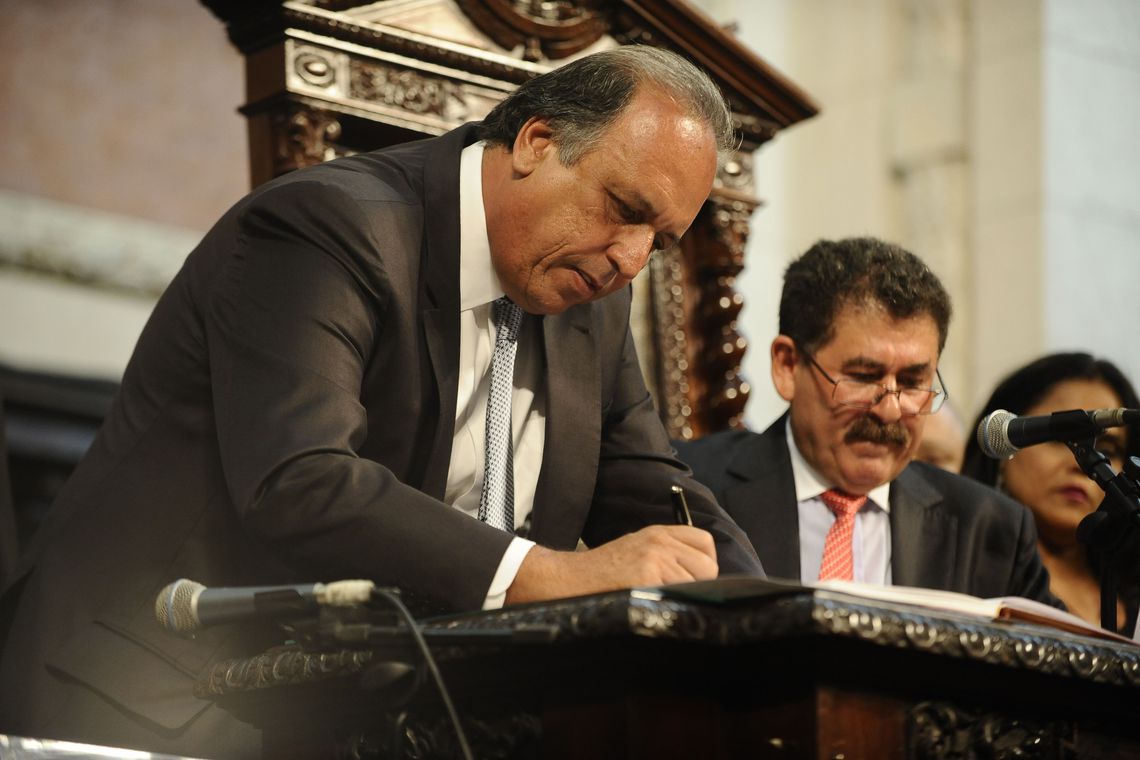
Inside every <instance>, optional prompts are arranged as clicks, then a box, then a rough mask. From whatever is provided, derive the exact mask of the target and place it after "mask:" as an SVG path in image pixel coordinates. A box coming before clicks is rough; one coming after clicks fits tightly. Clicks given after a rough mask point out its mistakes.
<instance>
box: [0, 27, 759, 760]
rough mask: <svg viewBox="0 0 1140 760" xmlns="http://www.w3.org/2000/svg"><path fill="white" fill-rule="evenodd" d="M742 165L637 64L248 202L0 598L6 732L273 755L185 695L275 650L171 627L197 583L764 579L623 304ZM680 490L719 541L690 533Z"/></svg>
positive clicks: (553, 82) (565, 80) (452, 587)
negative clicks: (677, 424)
mask: <svg viewBox="0 0 1140 760" xmlns="http://www.w3.org/2000/svg"><path fill="white" fill-rule="evenodd" d="M731 143H732V130H731V121H730V116H729V113H728V110H727V108H726V106H725V103H724V100H723V98H722V97H721V95H720V93H719V92H718V91H717V90H716V88H715V86H714V85H713V84H712V83H711V81H709V79H708V78H707V76H705V75H704V74H703V73H701V72H700V71H698V70H697V69H695V68H694V67H693V66H692V65H691V64H689V63H687V62H686V61H684V60H682V59H680V58H678V57H677V56H674V55H671V54H668V53H665V52H662V51H660V50H655V49H650V48H622V49H618V50H613V51H608V52H605V53H600V54H597V55H594V56H589V57H586V58H583V59H581V60H579V61H576V62H573V63H571V64H568V65H566V66H565V67H563V68H560V69H557V70H555V71H553V72H551V73H549V74H546V75H544V76H540V77H538V78H536V79H534V80H531V81H530V82H529V83H527V84H525V85H523V86H522V87H521V88H520V89H519V90H518V91H517V92H516V93H515V94H514V95H512V96H511V97H510V98H508V99H507V100H506V101H504V102H503V103H502V104H500V105H499V106H498V107H497V108H496V109H495V110H494V111H493V112H492V113H491V114H490V115H489V116H488V118H487V120H486V121H484V122H483V123H482V124H479V125H467V126H465V127H462V128H460V129H458V130H456V131H453V132H451V133H449V134H447V135H444V136H443V137H441V138H438V139H434V140H427V141H423V142H418V143H412V144H408V145H404V146H400V147H397V148H394V149H390V150H385V151H380V152H376V153H371V154H365V155H360V156H355V157H351V158H347V159H343V160H339V161H334V162H332V163H330V164H325V165H322V166H319V167H314V168H312V169H308V170H303V171H299V172H296V173H295V174H292V175H289V176H286V177H284V178H281V179H279V180H276V181H273V182H270V183H268V184H267V185H265V186H263V187H261V188H259V189H258V190H256V191H255V192H254V193H252V194H251V195H250V196H248V197H247V198H245V199H244V200H242V201H240V202H239V203H238V204H237V205H236V206H235V207H234V208H233V209H231V210H230V211H229V212H228V213H227V214H226V215H225V216H224V217H223V218H222V219H221V221H219V223H218V224H217V225H216V226H215V227H214V229H213V230H212V231H211V232H210V233H209V234H208V235H207V236H206V238H205V239H204V240H203V241H202V243H201V245H200V246H199V247H198V248H197V249H196V250H195V251H194V252H193V253H192V254H191V255H190V257H189V258H188V260H187V262H186V264H185V266H184V267H183V269H182V271H181V272H180V273H179V275H178V276H177V277H176V278H175V280H174V281H173V282H172V283H171V285H170V287H169V288H168V290H167V291H166V293H165V294H164V295H163V297H162V299H161V300H160V302H159V303H158V305H157V307H156V309H155V312H154V314H153V316H152V318H151V320H150V322H149V323H148V325H147V327H146V329H145V330H144V332H143V334H142V336H141V338H140V340H139V343H138V346H137V348H136V351H135V354H134V356H133V358H132V360H131V362H130V365H129V366H128V368H127V370H126V373H125V376H124V378H123V384H122V390H121V393H120V395H119V397H118V399H117V401H116V403H115V405H114V408H113V409H112V411H111V412H110V414H109V416H108V419H107V421H106V424H105V426H104V428H103V430H102V431H101V433H100V435H99V437H98V439H97V440H96V442H95V444H94V446H93V448H92V450H91V452H90V453H89V454H88V456H87V458H86V459H85V460H84V461H83V463H82V464H81V465H80V467H79V468H78V470H77V472H76V473H75V475H74V476H73V478H72V479H71V481H70V482H69V483H68V484H67V486H66V487H65V489H64V491H63V493H62V495H61V496H60V498H59V500H58V503H57V504H56V506H55V508H54V510H53V514H52V516H51V518H50V520H49V522H48V524H46V525H45V526H44V528H43V529H42V532H41V535H40V536H39V539H40V540H39V543H38V545H37V546H36V547H33V549H32V551H31V552H30V554H29V557H28V561H27V562H26V563H25V566H24V567H23V568H22V574H21V580H20V582H19V583H18V584H17V585H16V586H15V587H14V588H12V589H10V590H9V593H8V594H7V595H6V597H5V599H4V603H5V606H6V607H7V608H14V612H15V615H14V623H13V625H12V627H11V631H10V634H9V636H8V642H7V646H6V647H5V650H4V652H3V659H2V661H0V683H2V684H3V689H0V732H3V731H7V732H12V733H22V734H30V735H34V736H47V737H53V738H65V739H78V740H84V741H91V742H99V743H108V744H116V745H124V746H131V747H138V748H141V749H150V750H159V751H167V752H178V753H180V754H194V755H206V756H218V757H226V758H233V757H247V756H257V755H258V754H259V751H258V745H257V737H256V735H255V734H254V733H252V732H251V731H250V730H249V729H248V727H246V726H244V725H242V724H239V723H237V722H236V721H234V720H232V719H230V718H229V717H228V716H227V715H225V714H224V713H222V711H220V710H218V709H217V708H216V707H212V706H211V705H210V704H209V703H208V702H206V701H203V700H199V699H195V698H194V697H193V696H192V693H191V689H192V686H193V682H194V679H195V678H196V677H197V676H198V675H199V674H201V673H202V672H203V671H204V669H206V668H207V667H208V666H209V665H210V664H211V663H213V662H216V661H218V660H219V659H221V658H224V657H234V656H247V655H250V654H254V653H255V652H256V651H257V649H258V646H259V644H260V641H258V642H254V641H251V640H250V639H251V637H250V635H249V634H247V632H246V630H245V629H244V628H243V627H241V626H232V627H217V628H210V629H207V630H205V631H203V632H201V633H200V634H199V636H198V637H197V639H195V640H193V641H187V640H180V639H177V638H174V637H172V636H170V635H168V634H166V633H164V632H163V631H161V630H159V627H158V625H157V624H156V623H155V621H154V619H153V609H154V603H155V596H156V594H157V593H158V591H159V590H160V589H161V588H162V587H163V586H164V585H166V584H168V583H170V582H171V581H172V580H174V579H177V578H180V577H185V578H190V579H193V580H196V581H199V582H201V583H203V584H205V585H206V586H242V585H267V584H279V583H300V582H306V581H307V582H312V581H327V580H335V579H342V578H366V579H371V580H373V581H376V582H377V583H380V584H384V585H389V586H398V587H400V588H401V589H403V590H404V591H405V592H407V595H408V597H409V598H410V599H412V600H415V601H418V602H419V603H421V604H424V605H427V606H431V607H434V608H437V609H446V610H475V609H480V608H493V607H497V606H500V605H502V604H504V603H508V604H509V603H514V602H523V601H529V600H539V599H549V598H553V597H561V596H569V595H574V594H583V593H590V592H596V591H603V590H609V589H615V588H623V587H629V586H635V585H644V584H660V583H669V582H676V581H685V580H691V579H701V578H711V577H714V576H716V575H717V573H718V570H719V571H721V572H724V571H744V572H753V573H760V572H762V571H761V570H760V565H759V563H758V561H757V560H756V558H755V554H754V553H753V552H752V549H751V547H750V546H749V545H748V541H747V538H746V537H745V536H744V535H743V533H742V532H740V530H739V529H738V528H737V527H736V526H735V525H733V524H732V523H731V521H730V520H728V519H727V518H726V516H725V515H724V513H723V512H722V511H721V510H720V509H719V508H718V507H717V506H716V504H715V502H714V501H713V499H712V497H711V495H710V494H709V493H708V491H707V490H706V489H705V488H703V487H701V486H700V485H699V484H698V483H696V482H695V481H693V480H692V479H691V477H690V475H689V473H688V471H687V469H686V468H684V466H683V465H681V464H680V463H679V462H678V461H677V460H676V459H674V458H673V456H672V453H671V451H670V448H669V444H668V440H667V438H666V436H665V433H664V430H663V428H662V427H661V425H660V423H659V422H658V420H657V417H656V415H655V413H654V410H653V407H652V403H651V401H650V398H649V395H648V394H647V393H646V389H645V386H644V383H643V381H642V379H641V376H640V371H639V368H638V363H637V357H636V355H635V351H634V346H633V342H632V339H631V337H630V331H629V325H628V318H629V306H630V289H629V284H630V281H631V280H632V279H633V277H634V276H635V275H636V274H637V272H638V271H639V270H640V269H641V268H642V267H643V266H644V265H645V263H646V260H647V259H648V257H649V255H650V253H651V252H652V251H653V250H654V249H656V248H660V247H666V246H670V245H673V244H674V243H675V242H676V241H677V239H678V238H679V237H680V236H681V235H682V234H683V233H684V232H685V230H686V229H687V228H688V226H689V224H690V223H691V222H692V221H693V218H694V217H695V216H696V214H697V212H698V211H699V209H700V208H701V205H702V204H703V202H704V200H705V198H706V196H707V195H708V193H709V190H710V188H711V186H712V182H713V178H714V175H715V173H716V167H717V156H718V151H719V150H723V149H725V148H726V147H727V146H729V145H731ZM503 296H506V299H504V298H503ZM512 362H513V364H512ZM674 484H679V485H681V486H682V487H683V488H685V489H686V491H688V493H689V500H690V504H691V505H692V506H693V509H694V512H695V514H694V524H695V526H696V527H687V526H678V525H672V524H670V523H673V519H672V511H671V506H670V500H669V495H670V487H671V486H672V485H674ZM524 534H525V537H524ZM579 538H581V539H583V540H584V542H585V543H586V545H587V546H589V547H591V548H590V549H589V550H588V551H575V547H576V546H577V544H578V541H579Z"/></svg>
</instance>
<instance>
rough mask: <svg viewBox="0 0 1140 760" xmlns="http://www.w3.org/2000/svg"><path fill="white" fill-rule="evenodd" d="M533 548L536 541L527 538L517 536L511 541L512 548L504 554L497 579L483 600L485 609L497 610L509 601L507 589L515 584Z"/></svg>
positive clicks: (494, 579) (496, 575)
mask: <svg viewBox="0 0 1140 760" xmlns="http://www.w3.org/2000/svg"><path fill="white" fill-rule="evenodd" d="M533 547H534V541H528V540H526V539H525V538H519V537H518V536H515V537H514V538H513V539H512V540H511V544H510V546H508V547H507V550H506V551H505V552H503V558H502V559H501V560H499V569H498V570H496V571H495V577H494V578H492V579H491V588H489V589H487V596H486V598H484V599H483V609H485V610H497V609H499V608H500V607H502V606H503V602H505V601H506V600H507V589H509V588H510V587H511V584H512V583H514V582H515V576H516V575H518V574H519V568H520V567H522V563H523V560H524V559H526V555H527V553H528V552H529V551H530V550H531V549H532V548H533Z"/></svg>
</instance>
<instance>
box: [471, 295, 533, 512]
mask: <svg viewBox="0 0 1140 760" xmlns="http://www.w3.org/2000/svg"><path fill="white" fill-rule="evenodd" d="M493 315H494V320H495V324H496V325H497V326H498V331H497V333H496V335H495V350H494V351H493V352H492V353H491V390H490V392H489V393H488V394H487V437H486V452H485V456H486V458H485V460H484V463H485V465H486V466H485V469H484V471H483V491H482V493H480V494H479V519H480V520H482V521H483V522H485V523H487V524H488V525H493V526H494V527H496V528H499V529H500V530H505V531H507V532H508V533H513V532H514V530H515V466H514V452H513V448H512V444H511V395H512V391H513V390H514V377H515V353H516V352H517V350H518V337H519V325H521V324H522V316H523V310H522V309H521V308H520V307H519V306H517V305H516V304H514V303H513V302H512V301H511V300H510V299H509V298H507V297H506V296H503V297H502V298H500V299H499V300H497V301H495V303H494V308H493Z"/></svg>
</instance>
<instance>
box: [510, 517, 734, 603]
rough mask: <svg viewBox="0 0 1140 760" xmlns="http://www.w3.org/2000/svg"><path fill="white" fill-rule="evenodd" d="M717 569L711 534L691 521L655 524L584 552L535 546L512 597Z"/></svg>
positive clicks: (644, 582) (649, 582) (529, 598)
mask: <svg viewBox="0 0 1140 760" xmlns="http://www.w3.org/2000/svg"><path fill="white" fill-rule="evenodd" d="M716 574H717V563H716V546H715V544H714V543H713V537H712V535H711V534H709V533H708V532H707V531H703V530H701V529H699V528H690V527H688V526H687V525H651V526H649V527H648V528H642V529H641V530H639V531H637V532H636V533H630V534H627V535H625V536H622V537H621V538H618V539H616V540H614V541H610V542H609V543H608V544H603V545H602V546H599V547H598V548H596V549H590V550H589V551H584V552H559V551H554V550H552V549H546V548H544V547H542V546H536V547H534V548H533V549H531V550H530V552H529V553H528V554H527V555H526V559H524V560H523V563H522V565H521V566H520V567H519V572H518V574H517V575H516V576H515V581H514V583H512V584H511V586H510V588H508V589H507V598H506V603H507V604H518V603H520V602H534V601H539V600H542V599H555V598H559V597H566V596H579V595H581V594H595V593H598V592H601V591H613V590H615V589H621V588H630V587H633V586H659V585H662V584H665V583H682V582H684V581H695V580H706V579H709V578H715V577H716Z"/></svg>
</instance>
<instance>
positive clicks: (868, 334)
mask: <svg viewBox="0 0 1140 760" xmlns="http://www.w3.org/2000/svg"><path fill="white" fill-rule="evenodd" d="M949 322H950V298H949V296H948V295H947V293H946V291H945V289H944V288H943V287H942V284H941V283H940V282H939V281H938V279H937V278H936V277H935V275H934V274H933V273H932V272H931V271H930V270H929V269H928V268H927V267H926V266H925V265H924V264H923V263H922V262H921V261H920V260H919V259H918V258H917V257H916V256H914V255H913V254H911V253H909V252H907V251H905V250H903V249H901V248H899V247H898V246H895V245H891V244H888V243H885V242H882V241H879V240H875V239H872V238H854V239H846V240H840V241H836V242H832V241H820V242H819V243H816V244H815V245H814V246H813V247H812V248H811V249H810V250H809V251H807V253H805V254H804V255H803V256H801V257H800V258H799V259H797V260H796V261H794V262H792V264H791V265H790V266H789V267H788V269H787V273H786V275H785V279H784V289H783V294H782V296H781V299H780V326H779V329H780V334H779V335H778V336H777V337H776V339H775V340H774V341H773V342H772V349H771V354H772V380H773V382H774V383H775V386H776V390H777V391H778V392H779V394H780V396H781V397H782V398H784V399H785V400H786V401H787V402H788V407H789V408H788V412H787V413H786V414H784V415H783V416H781V417H780V418H779V419H778V420H777V421H776V422H775V423H774V424H772V425H771V426H770V427H769V428H768V429H767V430H766V431H764V432H763V433H754V432H748V431H733V432H726V433H720V434H716V435H712V436H709V437H707V438H703V439H701V440H698V441H694V442H692V443H679V444H677V447H678V450H679V452H678V453H679V456H680V458H681V459H682V460H683V461H685V462H686V463H688V464H689V465H690V466H691V467H692V468H693V472H694V474H695V475H696V477H697V478H698V479H699V480H701V481H702V482H704V483H705V484H706V485H708V486H709V487H710V488H712V489H713V492H714V493H715V494H716V496H717V499H718V501H719V502H720V503H721V505H722V506H723V507H724V508H725V510H726V511H728V512H729V514H731V515H732V516H733V518H734V519H735V520H736V521H737V523H738V524H739V525H740V526H741V527H742V528H744V529H745V531H746V532H747V533H748V536H749V538H751V539H752V544H753V546H754V547H755V548H756V551H757V553H758V554H759V555H760V559H761V560H762V561H763V562H764V567H765V569H766V570H767V572H768V574H769V575H772V576H778V577H784V578H791V579H795V580H802V581H805V582H808V581H811V582H814V581H816V580H820V579H822V580H829V579H845V580H854V581H862V582H866V583H873V584H881V585H890V584H894V585H905V586H921V587H926V588H933V589H945V590H950V591H959V592H964V593H968V594H973V595H976V596H981V597H993V596H1007V595H1014V596H1025V597H1029V598H1033V599H1038V600H1041V601H1046V602H1050V603H1054V602H1055V600H1054V599H1053V597H1052V596H1051V595H1049V593H1048V575H1047V574H1046V572H1045V570H1044V569H1043V567H1042V565H1041V560H1040V557H1039V556H1038V554H1037V548H1036V543H1037V542H1036V532H1035V529H1034V526H1033V518H1032V515H1031V514H1030V513H1029V511H1028V510H1027V509H1025V508H1024V507H1023V506H1021V505H1020V504H1017V503H1015V502H1014V501H1012V500H1010V499H1008V498H1006V497H1004V496H1002V495H1000V494H998V493H997V492H996V491H992V490H990V489H988V488H985V487H979V484H977V483H975V482H974V481H971V480H969V479H966V478H962V477H959V476H957V475H954V474H951V473H948V472H945V471H943V470H941V469H940V468H936V467H933V466H931V465H928V464H925V463H920V462H913V463H912V462H911V460H912V458H913V456H914V453H915V450H916V449H917V447H918V444H919V440H920V438H921V437H922V431H923V426H924V425H925V422H926V420H927V418H928V416H929V415H930V414H934V413H936V412H937V411H938V409H939V407H940V406H941V405H942V403H943V401H944V400H945V398H946V388H945V386H944V385H943V384H942V380H941V377H940V375H939V374H938V360H939V357H940V355H941V352H942V348H943V346H944V345H945V343H946V332H947V329H948V326H949Z"/></svg>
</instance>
